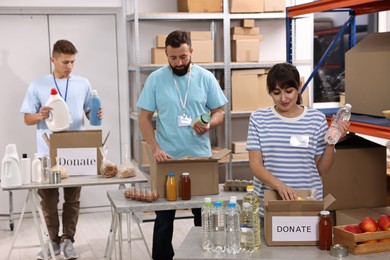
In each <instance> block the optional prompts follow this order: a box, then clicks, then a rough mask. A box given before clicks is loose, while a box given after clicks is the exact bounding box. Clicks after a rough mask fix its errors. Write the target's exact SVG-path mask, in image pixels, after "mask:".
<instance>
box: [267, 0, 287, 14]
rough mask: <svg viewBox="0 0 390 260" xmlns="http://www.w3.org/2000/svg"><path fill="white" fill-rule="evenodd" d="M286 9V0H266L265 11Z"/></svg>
mask: <svg viewBox="0 0 390 260" xmlns="http://www.w3.org/2000/svg"><path fill="white" fill-rule="evenodd" d="M284 11H286V0H264V12H266V13H268V12H284Z"/></svg>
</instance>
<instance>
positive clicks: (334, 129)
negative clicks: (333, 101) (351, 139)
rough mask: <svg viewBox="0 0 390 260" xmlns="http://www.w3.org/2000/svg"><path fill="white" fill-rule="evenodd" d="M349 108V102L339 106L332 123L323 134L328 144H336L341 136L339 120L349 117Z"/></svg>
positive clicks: (345, 119) (346, 119)
mask: <svg viewBox="0 0 390 260" xmlns="http://www.w3.org/2000/svg"><path fill="white" fill-rule="evenodd" d="M351 108H352V106H351V105H350V104H346V105H345V106H344V107H342V108H340V109H339V111H338V112H337V114H336V115H335V117H334V118H333V119H332V123H331V125H330V127H329V129H328V131H327V132H326V134H325V141H327V142H328V144H336V143H337V142H338V141H339V139H340V136H341V129H340V126H339V125H340V122H342V121H348V120H349V119H350V118H351Z"/></svg>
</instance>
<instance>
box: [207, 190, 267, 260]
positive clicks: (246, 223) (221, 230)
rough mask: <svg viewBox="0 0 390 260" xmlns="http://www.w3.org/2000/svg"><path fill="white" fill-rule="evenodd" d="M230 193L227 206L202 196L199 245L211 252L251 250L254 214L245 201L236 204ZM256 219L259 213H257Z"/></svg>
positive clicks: (229, 252) (233, 252) (251, 207)
mask: <svg viewBox="0 0 390 260" xmlns="http://www.w3.org/2000/svg"><path fill="white" fill-rule="evenodd" d="M236 200H237V199H236V197H234V196H232V197H231V198H230V201H229V203H228V205H227V206H224V205H223V203H222V202H221V201H215V202H214V204H212V202H211V199H210V198H205V203H204V205H203V207H202V227H203V235H202V248H203V250H208V251H212V252H214V253H222V252H225V253H228V254H237V253H238V252H240V251H244V252H249V253H251V252H253V251H254V249H255V237H254V236H255V230H254V225H255V223H254V222H255V220H254V219H255V218H256V216H255V214H254V211H253V206H252V204H251V203H249V202H244V203H243V208H242V210H241V208H240V205H239V204H238V203H237V201H236ZM257 217H258V218H259V217H260V216H257Z"/></svg>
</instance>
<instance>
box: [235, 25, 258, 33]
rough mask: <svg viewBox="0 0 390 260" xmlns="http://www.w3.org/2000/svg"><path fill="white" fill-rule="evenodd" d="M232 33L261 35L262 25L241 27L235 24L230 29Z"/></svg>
mask: <svg viewBox="0 0 390 260" xmlns="http://www.w3.org/2000/svg"><path fill="white" fill-rule="evenodd" d="M230 34H231V35H259V34H260V27H250V28H247V27H241V26H235V27H232V28H231V29H230Z"/></svg>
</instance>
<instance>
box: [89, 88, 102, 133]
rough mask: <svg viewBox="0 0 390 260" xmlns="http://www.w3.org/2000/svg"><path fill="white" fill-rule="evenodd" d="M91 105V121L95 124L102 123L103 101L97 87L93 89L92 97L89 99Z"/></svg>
mask: <svg viewBox="0 0 390 260" xmlns="http://www.w3.org/2000/svg"><path fill="white" fill-rule="evenodd" d="M89 106H90V107H91V111H90V112H89V123H90V124H91V125H93V126H100V125H102V120H101V119H100V118H99V110H100V107H101V101H100V97H99V95H98V93H97V90H96V89H94V90H93V91H92V97H91V99H90V101H89Z"/></svg>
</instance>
